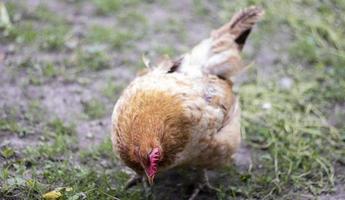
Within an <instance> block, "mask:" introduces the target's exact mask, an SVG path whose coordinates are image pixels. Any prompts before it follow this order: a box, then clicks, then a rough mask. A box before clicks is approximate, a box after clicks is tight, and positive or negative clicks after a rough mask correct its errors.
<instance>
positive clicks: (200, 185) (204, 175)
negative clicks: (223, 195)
mask: <svg viewBox="0 0 345 200" xmlns="http://www.w3.org/2000/svg"><path fill="white" fill-rule="evenodd" d="M201 177H202V179H201V181H200V183H198V185H197V187H196V188H195V189H194V191H193V193H192V195H191V196H190V197H189V198H188V200H195V199H196V197H197V196H198V195H199V193H200V191H202V190H205V189H206V190H209V191H214V192H220V189H218V188H217V187H215V186H213V185H211V183H210V181H209V179H208V175H207V171H206V170H205V169H204V170H202V176H201Z"/></svg>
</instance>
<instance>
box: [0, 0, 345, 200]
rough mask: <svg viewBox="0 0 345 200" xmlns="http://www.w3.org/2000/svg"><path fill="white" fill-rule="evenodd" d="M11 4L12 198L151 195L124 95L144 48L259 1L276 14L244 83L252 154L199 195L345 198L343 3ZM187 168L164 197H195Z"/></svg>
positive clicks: (253, 42)
mask: <svg viewBox="0 0 345 200" xmlns="http://www.w3.org/2000/svg"><path fill="white" fill-rule="evenodd" d="M0 2H1V3H0V6H1V7H0V10H1V11H0V12H1V16H0V199H41V198H42V195H43V194H45V193H46V192H49V191H52V190H57V191H60V192H61V195H62V197H61V199H71V200H72V199H73V200H76V199H144V197H143V195H142V193H143V191H142V188H141V187H140V186H137V187H135V188H134V189H132V190H130V191H124V190H123V186H124V183H125V182H126V180H127V179H128V178H129V176H130V174H131V172H130V171H129V170H128V168H125V167H124V166H123V165H122V164H121V162H119V160H118V159H117V158H116V156H115V155H114V154H113V153H112V148H111V144H110V140H109V132H110V115H111V112H112V106H113V105H114V103H115V102H116V99H117V97H118V96H119V95H120V94H121V91H122V89H123V88H124V87H125V86H126V85H127V84H128V83H129V82H130V80H132V79H133V78H134V77H135V74H136V72H137V71H138V70H140V69H142V68H143V63H142V61H141V55H142V54H144V53H145V54H147V55H148V57H151V58H153V60H155V59H158V58H159V56H161V55H165V54H168V55H170V56H171V57H177V56H179V55H180V54H182V53H184V52H186V51H188V50H189V49H190V48H191V47H192V46H193V45H195V44H196V43H197V42H198V41H200V40H202V39H204V38H206V37H207V36H208V34H209V32H210V31H211V30H212V29H214V28H217V27H218V26H220V25H221V24H223V23H225V22H227V21H228V20H229V19H230V17H231V16H232V14H233V13H234V12H235V11H237V10H239V9H242V8H245V7H247V6H249V5H258V6H260V7H263V8H264V9H265V11H266V15H265V17H264V20H262V21H261V22H260V23H259V24H258V26H257V27H256V28H255V29H254V31H253V32H252V34H251V35H250V37H249V39H248V42H247V44H246V46H245V48H244V53H243V56H244V57H245V59H246V61H247V62H248V63H251V62H253V64H252V67H250V68H249V69H248V70H247V71H246V73H244V74H243V75H241V76H240V77H239V78H238V79H237V80H236V86H235V91H236V93H237V94H238V95H239V96H240V98H241V104H242V110H243V115H242V119H243V120H242V134H243V137H244V144H245V146H246V148H247V149H249V150H250V152H251V157H252V165H251V167H250V168H249V169H248V170H244V171H243V170H237V169H236V168H234V167H229V168H228V169H225V170H222V171H220V172H218V174H216V175H215V176H214V177H213V179H212V180H211V181H212V183H213V184H214V185H216V186H217V187H219V188H220V189H221V192H219V193H217V194H213V193H202V194H201V195H200V196H199V197H200V199H317V198H319V199H345V186H344V185H345V125H344V124H345V123H344V122H345V40H344V36H345V28H344V27H345V15H344V14H343V13H344V12H345V1H343V0H318V1H317V0H291V1H278V0H270V1H269V0H257V1H255V0H234V1H230V0H219V1H211V0H208V1H196V0H194V1H192V0H190V1H188V0H179V1H168V0H162V1H154V0H143V1H140V0H128V1H122V0H90V1H83V0H49V1H43V0H42V1H40V0H26V1H24V0H16V1H10V0H8V1H0ZM4 6H6V8H5V7H4ZM6 11H7V12H6ZM6 13H8V17H9V18H7V15H6ZM180 175H181V174H180ZM188 176H189V172H183V173H182V175H181V177H182V178H181V177H180V178H176V180H175V179H171V178H169V177H168V178H166V179H165V178H164V176H163V178H161V179H159V180H158V182H157V185H156V186H154V187H153V196H154V197H155V199H185V198H187V197H188V196H189V195H190V194H191V192H192V187H191V186H192V183H190V180H184V179H186V177H188ZM183 177H184V178H183ZM192 182H193V181H192Z"/></svg>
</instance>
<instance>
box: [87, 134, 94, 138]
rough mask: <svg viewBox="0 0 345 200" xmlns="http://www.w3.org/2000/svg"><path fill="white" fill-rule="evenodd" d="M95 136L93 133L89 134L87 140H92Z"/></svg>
mask: <svg viewBox="0 0 345 200" xmlns="http://www.w3.org/2000/svg"><path fill="white" fill-rule="evenodd" d="M93 137H94V136H93V134H92V133H87V134H86V138H87V139H92V138H93Z"/></svg>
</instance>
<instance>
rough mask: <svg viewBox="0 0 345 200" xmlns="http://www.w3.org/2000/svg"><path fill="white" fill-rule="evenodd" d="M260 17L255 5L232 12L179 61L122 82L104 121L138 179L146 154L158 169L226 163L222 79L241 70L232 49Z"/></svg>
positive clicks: (235, 124) (226, 88)
mask: <svg viewBox="0 0 345 200" xmlns="http://www.w3.org/2000/svg"><path fill="white" fill-rule="evenodd" d="M262 14H263V12H262V11H261V10H260V9H258V8H255V7H252V8H249V9H246V10H244V11H242V12H239V13H237V14H236V15H235V16H234V17H233V18H232V20H231V21H230V22H229V23H228V24H226V25H224V26H223V27H221V28H220V29H218V30H216V31H213V32H212V34H211V36H210V38H208V39H206V40H204V41H202V42H201V43H200V44H199V45H197V46H196V47H195V48H194V49H193V50H192V51H191V52H189V53H187V54H185V55H184V56H183V57H182V59H180V60H178V61H171V60H168V61H164V62H161V63H160V64H159V65H158V67H156V68H152V69H149V70H148V71H147V72H145V74H143V75H141V76H139V77H137V78H136V79H135V80H134V81H132V82H131V83H130V85H129V86H128V87H127V88H126V89H125V90H124V92H123V94H122V95H121V97H120V98H119V100H118V101H117V103H116V105H115V107H114V112H113V115H112V125H113V127H112V142H113V146H114V149H115V150H116V151H117V152H118V154H119V155H120V157H121V159H122V160H123V161H124V162H125V163H126V164H127V165H128V166H129V167H131V168H132V169H133V170H135V171H136V172H137V173H138V174H144V173H145V166H147V165H150V161H149V159H150V157H152V155H151V154H152V152H155V153H157V152H159V154H157V156H156V157H155V159H156V160H157V163H156V164H155V166H154V167H156V165H157V166H158V169H157V170H158V171H163V170H167V169H170V168H173V167H177V166H194V167H199V168H203V169H212V168H216V167H221V166H224V165H228V164H230V162H231V160H232V156H233V155H234V153H235V152H236V150H237V149H238V147H239V145H240V142H241V133H240V105H239V102H238V99H237V98H236V97H235V95H234V94H233V92H232V82H231V80H230V78H231V77H232V76H234V75H236V73H237V72H238V71H240V70H241V69H243V67H244V65H243V64H242V62H241V57H240V51H241V49H242V47H243V45H244V41H245V39H246V37H247V36H248V34H249V32H250V30H251V28H252V26H253V25H254V24H255V22H256V21H257V20H258V19H259V18H260V16H261V15H262ZM154 169H156V168H154ZM146 173H147V172H146Z"/></svg>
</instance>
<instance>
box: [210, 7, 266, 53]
mask: <svg viewBox="0 0 345 200" xmlns="http://www.w3.org/2000/svg"><path fill="white" fill-rule="evenodd" d="M263 14H264V11H263V10H262V9H261V8H258V7H254V6H252V7H249V8H247V9H244V10H242V11H239V12H237V13H236V14H235V15H234V16H233V17H232V18H231V20H230V22H229V23H227V24H225V25H224V26H222V27H221V28H219V29H217V30H215V31H213V32H212V37H213V38H219V37H221V36H223V35H225V34H230V35H232V36H233V38H234V41H235V42H236V43H237V44H238V46H239V49H242V47H243V45H244V43H245V41H246V39H247V36H248V35H249V33H250V31H251V29H252V28H253V26H254V25H255V23H256V22H257V21H259V19H260V18H261V17H262V15H263Z"/></svg>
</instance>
